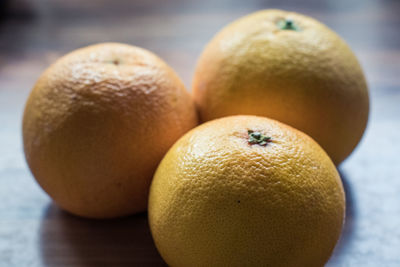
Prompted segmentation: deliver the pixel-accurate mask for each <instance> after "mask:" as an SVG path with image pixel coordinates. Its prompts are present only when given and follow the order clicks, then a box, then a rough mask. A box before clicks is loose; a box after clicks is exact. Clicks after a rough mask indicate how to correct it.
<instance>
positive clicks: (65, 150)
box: [23, 43, 197, 218]
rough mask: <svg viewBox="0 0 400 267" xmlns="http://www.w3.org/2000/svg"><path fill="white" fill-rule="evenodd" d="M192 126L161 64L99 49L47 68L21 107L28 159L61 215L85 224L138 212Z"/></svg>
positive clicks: (112, 48) (173, 79)
mask: <svg viewBox="0 0 400 267" xmlns="http://www.w3.org/2000/svg"><path fill="white" fill-rule="evenodd" d="M196 124H197V115H196V110H195V107H194V103H193V101H192V100H191V97H190V94H189V93H188V92H187V91H186V89H185V87H184V85H183V83H182V82H181V80H180V79H179V78H178V76H177V75H176V73H175V72H174V71H173V70H172V69H171V68H170V67H169V66H168V65H167V64H166V63H165V62H163V61H162V60H161V59H160V58H158V57H157V56H156V55H154V54H152V53H151V52H149V51H147V50H144V49H142V48H139V47H134V46H130V45H125V44H118V43H105V44H98V45H93V46H89V47H85V48H82V49H78V50H76V51H73V52H72V53H70V54H68V55H66V56H64V57H62V58H61V59H59V60H58V61H57V62H56V63H55V64H53V65H52V66H50V67H49V68H48V69H47V70H46V71H45V72H44V73H43V74H42V75H41V76H40V78H39V80H38V81H37V83H36V84H35V86H34V88H33V90H32V92H31V94H30V96H29V99H28V101H27V103H26V107H25V112H24V118H23V141H24V151H25V156H26V160H27V162H28V164H29V167H30V169H31V171H32V173H33V175H34V176H35V178H36V180H37V181H38V183H39V184H40V185H41V187H42V188H43V189H44V190H45V191H46V192H47V193H48V194H49V195H50V196H51V197H52V198H53V200H54V201H55V202H56V203H57V204H58V205H59V206H60V207H62V208H63V209H65V210H67V211H69V212H71V213H74V214H76V215H80V216H84V217H91V218H110V217H118V216H123V215H127V214H131V213H135V212H140V211H144V210H145V209H146V207H147V198H148V190H149V186H150V182H151V179H152V176H153V174H154V171H155V169H156V168H157V165H158V163H159V161H160V160H161V159H162V157H163V156H164V154H165V153H166V152H167V150H168V149H169V148H170V146H171V145H172V144H173V143H174V142H175V141H176V140H177V139H178V138H179V137H180V136H181V135H183V134H184V133H185V132H187V131H188V130H189V129H191V128H193V127H194V126H196Z"/></svg>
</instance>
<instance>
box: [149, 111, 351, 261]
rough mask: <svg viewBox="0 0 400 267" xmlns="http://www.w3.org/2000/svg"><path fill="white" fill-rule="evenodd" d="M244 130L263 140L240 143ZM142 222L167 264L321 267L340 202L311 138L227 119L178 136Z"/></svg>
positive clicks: (334, 176) (259, 120)
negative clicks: (147, 225)
mask: <svg viewBox="0 0 400 267" xmlns="http://www.w3.org/2000/svg"><path fill="white" fill-rule="evenodd" d="M248 130H253V131H259V132H261V133H263V134H265V135H267V136H270V137H271V138H272V139H271V140H272V141H271V142H270V143H268V144H267V145H266V146H260V145H257V144H254V145H251V144H249V143H248ZM148 212H149V223H150V228H151V232H152V235H153V238H154V240H155V244H156V246H157V248H158V250H159V252H160V253H161V255H162V257H163V258H164V260H165V261H166V262H167V263H168V265H169V266H172V267H183V266H192V267H194V266H210V267H211V266H274V267H277V266H285V267H290V266H293V267H303V266H304V267H313V266H323V265H324V264H325V262H326V261H327V260H328V259H329V257H330V255H331V253H332V251H333V249H334V247H335V244H336V242H337V241H338V239H339V236H340V233H341V230H342V225H343V221H344V212H345V196H344V191H343V187H342V183H341V180H340V177H339V175H338V173H337V171H336V168H335V166H334V164H333V163H332V161H331V160H330V158H329V157H328V156H327V154H326V153H325V152H324V150H323V149H322V148H321V147H320V146H319V145H318V144H317V143H316V142H315V141H314V140H312V139H311V138H310V137H309V136H307V135H305V134H303V133H302V132H300V131H298V130H296V129H294V128H291V127H290V126H287V125H285V124H282V123H280V122H277V121H274V120H270V119H267V118H263V117H256V116H232V117H225V118H221V119H217V120H214V121H210V122H207V123H205V124H203V125H200V126H198V127H197V128H195V129H193V130H191V131H190V132H188V133H187V134H185V135H184V136H183V137H182V138H181V139H179V141H178V142H177V143H175V144H174V146H172V148H171V149H170V150H169V151H168V153H167V154H166V156H165V157H164V159H163V160H162V161H161V163H160V166H159V167H158V169H157V171H156V174H155V176H154V178H153V182H152V185H151V188H150V198H149V210H148Z"/></svg>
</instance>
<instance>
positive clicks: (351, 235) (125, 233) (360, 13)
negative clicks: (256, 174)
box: [0, 0, 400, 267]
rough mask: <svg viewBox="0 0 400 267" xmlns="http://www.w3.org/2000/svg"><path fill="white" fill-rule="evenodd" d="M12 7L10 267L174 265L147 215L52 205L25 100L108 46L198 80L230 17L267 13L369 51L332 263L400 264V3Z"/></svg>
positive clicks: (6, 133)
mask: <svg viewBox="0 0 400 267" xmlns="http://www.w3.org/2000/svg"><path fill="white" fill-rule="evenodd" d="M8 2H9V4H8V8H7V9H6V5H2V6H0V8H1V12H0V266H18V267H19V266H165V263H163V261H162V259H161V258H160V256H159V255H158V253H157V251H156V249H155V247H154V244H153V242H152V239H151V235H150V232H149V229H148V226H147V219H146V214H139V215H136V216H131V217H129V218H125V219H119V220H110V221H96V220H85V219H80V218H77V217H74V216H71V215H69V214H66V213H64V212H63V211H60V210H59V209H58V208H57V207H55V206H54V205H53V204H51V201H50V199H49V198H48V197H47V196H46V195H45V194H44V192H43V191H42V190H41V189H40V188H39V187H38V185H37V184H36V183H35V182H34V180H33V178H32V176H31V174H30V173H29V170H28V168H27V166H26V163H25V160H24V157H23V151H22V144H21V129H20V125H21V117H22V111H23V107H24V103H25V100H26V98H27V96H28V94H29V91H30V89H31V87H32V85H33V84H34V82H35V80H36V79H37V77H38V76H39V75H40V73H41V72H42V71H43V70H44V69H45V68H46V67H47V66H48V65H49V64H51V63H52V62H53V61H54V60H55V59H56V58H58V57H59V56H61V55H63V54H65V53H66V52H69V51H71V50H74V49H76V48H78V47H82V46H85V45H89V44H93V43H98V42H105V41H115V42H124V43H129V44H134V45H137V46H142V47H145V48H147V49H149V50H152V51H154V52H155V53H157V54H158V55H160V56H161V57H162V58H164V59H165V60H166V61H167V62H168V63H169V64H170V65H171V66H172V67H174V68H175V69H176V70H177V72H178V73H179V74H180V76H181V77H182V79H183V81H184V82H185V84H186V85H187V86H188V87H190V81H191V77H192V73H193V70H194V67H195V63H196V59H197V57H198V55H199V53H200V52H201V50H202V48H203V46H204V45H205V44H206V43H207V41H208V40H210V39H211V38H212V36H213V35H214V34H215V33H216V32H217V31H218V30H219V29H220V28H221V27H223V26H224V25H226V24H227V23H229V22H230V21H232V20H234V19H236V18H238V17H240V16H242V15H245V14H247V13H250V12H253V11H256V10H258V9H264V8H282V9H288V10H293V11H298V12H301V13H305V14H308V15H310V16H313V17H315V18H317V19H319V20H320V21H322V22H324V23H325V24H327V25H328V26H330V27H331V28H332V29H334V30H335V31H337V32H338V33H339V34H340V35H341V36H342V37H343V38H344V39H345V40H346V41H347V42H348V43H349V44H350V46H351V47H352V48H353V49H354V51H355V53H356V54H357V55H358V56H359V58H360V61H361V63H362V65H363V68H364V70H365V72H366V75H367V79H368V82H369V86H370V92H371V114H370V121H369V125H368V129H367V131H366V134H365V136H364V138H363V140H362V142H361V144H360V145H359V146H358V148H357V149H356V151H355V152H354V153H353V154H352V156H351V157H350V158H348V159H347V160H346V161H345V162H344V163H343V164H342V165H341V166H340V168H339V170H340V172H341V176H342V179H343V182H344V184H345V188H346V197H347V220H346V224H345V229H344V232H343V236H342V239H341V241H340V243H339V244H338V246H337V248H336V250H335V253H334V254H333V256H332V258H331V260H330V261H329V262H328V264H327V265H328V266H400V256H399V255H400V253H399V251H400V227H399V225H400V177H399V173H400V160H399V157H398V153H399V151H400V142H399V141H398V140H400V118H399V117H400V104H399V103H400V89H399V88H400V79H399V77H400V31H399V29H400V16H399V14H400V2H399V1H395V0H393V1H384V0H381V1H379V0H368V1H362V0H358V1H345V0H341V1H334V0H331V1H317V0H313V1H308V2H307V3H306V4H305V3H303V4H301V5H300V4H299V3H298V1H283V0H280V1H276V0H272V1H262V0H250V1H240V0H223V1H212V0H202V1H195V0H190V1H184V0H173V1H158V0H149V1H140V0H137V1H130V0H115V1H107V0H97V1H96V0H86V1H81V0H68V1H63V0H52V1H50V0H30V1H29V0H14V1H13V0H9V1H8ZM2 3H3V2H2ZM4 3H5V2H4Z"/></svg>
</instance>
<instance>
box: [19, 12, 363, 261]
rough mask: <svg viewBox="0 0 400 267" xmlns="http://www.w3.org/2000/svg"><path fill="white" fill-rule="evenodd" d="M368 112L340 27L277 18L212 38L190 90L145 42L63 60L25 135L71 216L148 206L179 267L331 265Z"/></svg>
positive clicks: (30, 107)
mask: <svg viewBox="0 0 400 267" xmlns="http://www.w3.org/2000/svg"><path fill="white" fill-rule="evenodd" d="M368 112H369V98H368V89H367V85H366V82H365V78H364V75H363V72H362V70H361V68H360V65H359V63H358V61H357V59H356V57H355V56H354V54H353V53H352V51H351V50H350V48H349V47H348V46H347V44H346V43H345V42H344V41H343V40H342V39H341V38H340V37H339V36H338V35H337V34H335V33H334V32H333V31H331V30H330V29H329V28H327V27H326V26H324V25H322V24H321V23H319V22H318V21H316V20H314V19H312V18H309V17H306V16H303V15H300V14H296V13H291V12H286V11H280V10H264V11H260V12H256V13H253V14H250V15H248V16H245V17H243V18H241V19H239V20H237V21H235V22H233V23H232V24H230V25H228V26H227V27H225V28H224V29H222V30H221V31H220V32H219V33H218V34H217V35H216V36H215V37H214V38H213V39H212V40H211V41H210V42H209V44H208V45H207V46H206V48H205V49H204V51H203V53H202V55H201V56H200V59H199V61H198V64H197V67H196V71H195V75H194V79H193V85H192V95H190V93H189V92H188V91H187V90H186V88H185V86H184V85H183V83H182V82H181V80H180V78H179V77H178V76H177V74H176V73H175V72H174V71H173V70H172V68H171V67H169V66H168V65H167V64H166V63H165V62H164V61H162V60H161V59H160V58H159V57H157V56H156V55H154V54H153V53H151V52H149V51H147V50H145V49H142V48H138V47H134V46H130V45H126V44H118V43H105V44H98V45H93V46H89V47H86V48H82V49H78V50H76V51H74V52H72V53H70V54H68V55H66V56H64V57H62V58H61V59H59V60H58V61H57V62H55V63H54V64H53V65H52V66H50V67H49V68H48V69H47V70H46V71H45V72H44V73H43V74H42V75H41V76H40V78H39V79H38V81H37V83H36V84H35V86H34V88H33V90H32V92H31V95H30V97H29V99H28V100H27V103H26V107H25V112H24V118H23V141H24V151H25V155H26V160H27V162H28V165H29V167H30V169H31V171H32V173H33V175H34V177H35V178H36V180H37V181H38V183H39V184H40V185H41V187H42V188H43V189H44V190H45V191H46V192H47V193H48V194H49V195H50V197H51V198H52V199H53V200H54V202H55V203H56V204H57V205H58V206H60V207H61V208H62V209H64V210H66V211H68V212H70V213H73V214H75V215H79V216H83V217H88V218H98V219H101V218H115V217H120V216H126V215H130V214H134V213H138V212H143V211H146V210H148V216H149V224H150V229H151V233H152V235H153V238H154V241H155V244H156V246H157V248H158V250H159V252H160V254H161V256H162V257H163V258H164V260H165V261H166V262H167V263H168V264H169V265H170V266H323V265H324V264H325V263H326V261H327V260H328V259H329V257H330V255H331V254H332V251H333V249H334V247H335V245H336V243H337V241H338V239H339V237H340V233H341V230H342V227H343V222H344V214H345V195H344V191H343V186H342V182H341V179H340V177H339V175H338V172H337V170H336V166H337V165H338V164H340V163H341V162H342V161H343V160H344V159H345V158H346V157H347V156H348V155H349V154H350V153H351V152H352V151H353V150H354V148H355V147H356V145H357V144H358V142H359V141H360V139H361V137H362V135H363V132H364V130H365V127H366V124H367V120H368ZM199 123H202V124H201V125H199V126H197V125H198V124H199ZM335 165H336V166H335Z"/></svg>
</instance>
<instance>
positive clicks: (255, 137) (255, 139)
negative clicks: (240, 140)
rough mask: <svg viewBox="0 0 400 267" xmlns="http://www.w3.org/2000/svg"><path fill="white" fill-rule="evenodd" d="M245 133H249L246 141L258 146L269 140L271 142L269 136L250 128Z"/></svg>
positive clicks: (264, 144) (265, 143)
mask: <svg viewBox="0 0 400 267" xmlns="http://www.w3.org/2000/svg"><path fill="white" fill-rule="evenodd" d="M247 133H248V134H249V139H248V142H249V144H252V145H254V144H258V145H260V146H266V145H267V144H268V143H269V142H271V137H269V136H266V135H263V134H262V133H260V132H255V131H252V130H248V131H247Z"/></svg>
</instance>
